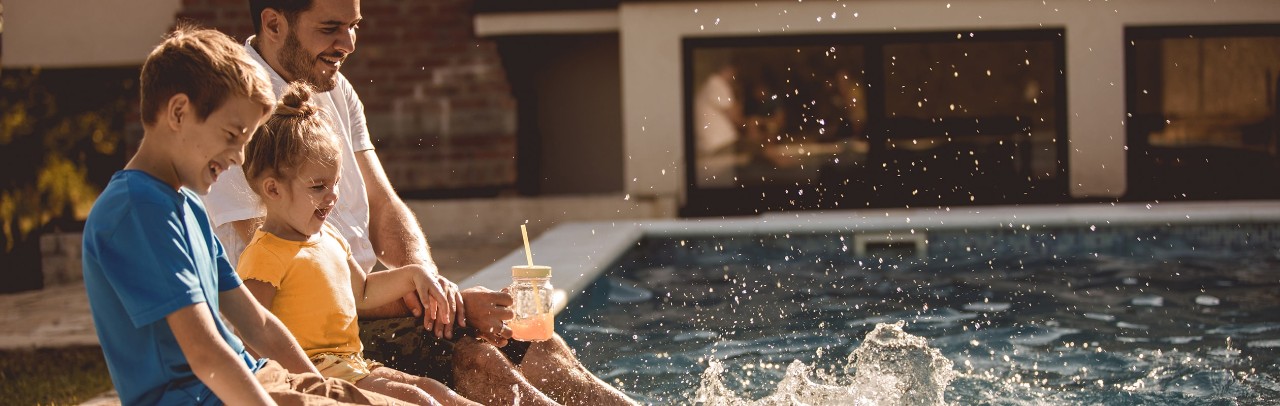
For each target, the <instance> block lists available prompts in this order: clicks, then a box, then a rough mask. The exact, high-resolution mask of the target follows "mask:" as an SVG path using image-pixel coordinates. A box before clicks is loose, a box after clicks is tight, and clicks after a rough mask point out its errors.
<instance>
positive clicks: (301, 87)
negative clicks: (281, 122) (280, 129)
mask: <svg viewBox="0 0 1280 406" xmlns="http://www.w3.org/2000/svg"><path fill="white" fill-rule="evenodd" d="M314 94H315V89H314V88H312V87H311V85H308V84H306V83H305V82H302V81H295V82H293V83H290V84H289V87H288V88H286V89H285V90H284V96H283V97H282V98H281V99H280V103H279V104H277V105H276V112H275V114H276V115H280V116H300V117H311V116H312V115H315V114H316V111H319V107H316V104H315V103H313V102H311V96H312V95H314Z"/></svg>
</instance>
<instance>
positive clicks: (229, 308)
mask: <svg viewBox="0 0 1280 406" xmlns="http://www.w3.org/2000/svg"><path fill="white" fill-rule="evenodd" d="M250 282H251V281H246V283H250ZM264 284H265V283H264ZM219 299H220V300H221V302H222V315H223V316H224V317H226V318H227V321H228V322H230V323H231V325H232V326H233V327H235V329H236V331H237V332H238V333H240V338H242V339H244V342H245V344H247V345H248V346H249V348H252V349H253V350H254V352H257V353H258V355H261V356H263V357H267V358H270V359H273V360H276V361H277V362H279V363H280V365H281V366H283V367H284V368H285V369H287V370H289V372H293V373H308V372H310V373H315V374H319V373H320V371H318V370H316V366H315V365H314V364H312V363H311V360H309V359H307V354H306V353H304V352H302V346H300V345H298V340H295V339H294V338H293V334H291V333H289V329H288V328H286V327H285V326H284V323H281V322H280V319H277V318H276V316H275V315H274V314H271V312H269V311H267V309H266V308H264V307H262V305H260V304H258V301H257V300H254V298H253V296H252V295H250V294H249V289H248V288H246V287H245V285H240V286H239V287H237V288H235V289H231V290H227V291H224V292H222V293H221V294H220V295H219Z"/></svg>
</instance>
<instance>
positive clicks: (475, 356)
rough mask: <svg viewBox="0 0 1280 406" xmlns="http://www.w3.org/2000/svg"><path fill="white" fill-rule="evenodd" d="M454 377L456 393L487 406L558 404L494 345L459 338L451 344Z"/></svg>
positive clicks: (469, 338)
mask: <svg viewBox="0 0 1280 406" xmlns="http://www.w3.org/2000/svg"><path fill="white" fill-rule="evenodd" d="M453 376H454V382H455V383H456V384H457V387H456V389H457V390H458V393H459V394H462V396H465V397H466V398H467V399H471V400H474V401H477V402H480V403H483V404H486V405H513V404H516V403H517V402H516V400H517V399H519V404H520V405H558V403H556V402H555V401H554V400H551V398H549V397H547V395H545V394H543V393H542V392H540V391H538V389H537V388H536V387H535V386H533V385H532V384H530V383H529V381H528V380H526V379H525V377H524V376H522V375H520V373H519V372H517V371H516V368H515V366H514V365H511V362H510V361H508V360H507V357H506V356H504V355H502V352H501V351H498V348H497V347H494V346H493V345H491V344H489V343H487V342H484V341H483V340H480V339H478V338H472V337H462V338H460V339H458V341H457V342H456V343H454V345H453Z"/></svg>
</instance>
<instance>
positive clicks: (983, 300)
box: [486, 203, 1280, 404]
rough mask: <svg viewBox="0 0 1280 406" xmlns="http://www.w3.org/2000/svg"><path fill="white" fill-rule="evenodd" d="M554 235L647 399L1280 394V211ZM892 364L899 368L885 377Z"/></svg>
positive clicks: (1085, 209)
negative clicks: (878, 373)
mask: <svg viewBox="0 0 1280 406" xmlns="http://www.w3.org/2000/svg"><path fill="white" fill-rule="evenodd" d="M1175 224H1176V225H1175ZM588 232H589V233H590V234H588ZM575 234H576V235H577V237H574V238H564V237H572V236H573V235H575ZM588 235H590V237H588ZM548 237H549V238H547V241H543V240H542V239H540V240H539V243H540V244H541V245H542V246H541V247H539V246H538V245H539V244H535V252H548V251H547V250H548V249H550V248H551V247H552V246H554V245H555V244H564V245H566V247H563V248H560V249H561V250H562V251H568V252H571V253H576V254H577V256H576V258H577V259H576V261H575V260H574V255H572V254H570V255H566V257H565V258H563V259H564V260H566V262H565V263H564V264H563V265H561V266H563V267H564V268H568V269H566V270H567V271H568V273H570V274H572V273H575V272H576V273H579V275H564V277H565V279H563V280H558V281H556V283H557V286H562V287H567V288H569V289H574V290H576V292H581V293H580V294H575V293H574V292H571V295H572V296H573V299H572V301H571V302H570V303H569V304H568V307H567V310H566V311H565V312H563V313H562V314H561V316H560V323H559V325H558V326H557V327H558V329H559V331H560V332H561V334H562V335H564V336H565V337H566V339H567V340H568V341H569V343H570V345H571V346H573V347H574V348H575V349H577V350H578V353H579V356H580V357H581V358H582V360H583V362H584V363H585V364H586V365H587V367H588V368H590V369H591V370H592V371H594V372H595V373H597V374H598V375H600V376H601V377H602V378H604V379H606V380H608V381H609V382H611V383H614V384H616V385H618V386H620V387H622V388H623V389H624V390H626V391H627V392H628V393H630V394H632V395H634V396H636V397H637V398H639V399H641V400H642V401H645V402H649V403H656V404H689V403H694V402H703V403H707V404H751V403H756V404H770V403H780V404H790V403H792V402H793V401H807V402H810V403H828V404H832V403H835V404H854V403H860V402H861V403H867V404H872V403H884V402H886V401H890V402H892V401H894V400H902V399H898V397H901V396H903V395H904V394H906V391H905V390H903V388H904V386H897V385H900V384H901V382H902V381H903V380H906V379H916V378H921V377H924V376H928V377H930V379H929V380H928V381H929V382H931V384H933V385H937V386H936V388H927V387H925V386H927V385H920V384H919V383H917V384H915V385H914V386H915V387H916V389H917V390H920V388H922V387H925V388H924V390H925V391H926V392H927V391H929V390H933V389H936V390H937V391H938V393H940V394H941V395H942V397H943V398H944V399H945V400H946V401H947V402H951V403H954V404H976V403H987V404H990V403H995V404H1041V403H1060V404H1100V403H1103V404H1215V403H1232V402H1240V403H1245V404H1262V403H1274V402H1276V401H1277V400H1280V367H1277V365H1276V360H1277V353H1278V352H1280V312H1278V311H1277V310H1280V300H1277V295H1280V293H1278V291H1280V289H1277V287H1278V286H1280V206H1278V205H1276V204H1270V203H1232V204H1173V205H1171V204H1164V205H1150V206H1148V205H1102V206H1094V205H1089V206H1069V207H1060V208H985V209H964V210H963V211H961V210H954V211H948V210H945V209H943V210H899V211H889V212H883V211H881V212H866V211H863V212H851V213H826V214H799V215H794V214H778V215H769V216H764V217H760V218H753V219H743V220H713V221H701V222H698V221H693V222H691V221H673V222H658V223H646V224H641V225H622V226H620V225H617V224H609V223H592V224H585V225H576V226H574V227H571V228H570V229H567V230H564V231H563V232H561V233H560V235H556V233H554V232H553V233H548ZM624 247H625V248H624ZM617 250H622V252H621V253H620V252H615V251H617ZM552 255H561V254H552ZM504 261H506V260H505V259H504ZM606 261H607V262H608V263H607V264H604V265H601V264H600V263H601V262H606ZM574 263H577V264H582V263H594V264H589V265H578V266H579V268H577V269H575V268H574V266H575V265H573V264H574ZM502 264H503V262H502V261H500V262H499V264H495V266H496V267H502V266H503V265H502ZM505 266H506V267H507V268H506V269H508V270H509V265H505ZM553 266H556V265H553ZM592 269H594V270H593V271H592ZM486 271H488V270H486ZM508 272H509V271H508ZM557 276H561V274H557ZM571 276H579V277H577V278H571ZM899 321H901V322H904V324H903V325H902V326H901V331H902V332H905V333H907V334H909V335H910V336H915V337H918V338H922V339H923V340H920V345H919V346H916V347H911V346H906V345H897V346H896V347H894V346H892V345H891V346H890V347H893V348H896V350H897V351H903V354H899V355H893V354H889V355H890V357H889V358H893V357H895V356H896V357H898V358H901V357H903V356H905V357H916V361H912V362H914V363H911V362H909V363H906V364H903V363H901V362H899V363H896V364H885V365H880V366H877V365H871V364H868V363H867V361H868V360H873V359H875V358H876V357H877V356H883V355H885V354H884V353H883V352H882V350H884V348H879V347H877V348H872V347H873V346H871V345H869V344H866V343H865V342H864V337H865V336H866V335H867V334H868V333H869V332H871V331H873V330H874V329H876V328H877V326H879V327H880V328H881V329H887V330H886V331H888V332H890V333H891V332H892V331H891V330H893V323H895V322H899ZM910 336H900V337H898V339H901V340H909V339H910V338H911V337H910ZM904 342H907V341H900V342H898V343H897V344H902V343H904ZM886 348H887V347H886ZM933 350H936V351H937V353H936V354H931V353H930V351H933ZM855 351H861V352H862V353H861V354H860V355H859V359H856V360H851V359H850V354H851V353H854V352H855ZM946 364H950V366H947V365H946ZM903 365H906V367H903ZM876 368H880V369H882V370H883V371H882V372H887V373H889V374H890V375H892V374H894V373H897V374H898V375H897V376H888V377H881V378H885V379H870V378H869V377H868V376H867V373H866V372H868V371H872V370H874V369H876ZM913 368H914V369H913ZM788 371H790V375H792V376H791V377H790V378H789V379H788V378H787V375H788ZM947 371H952V372H947ZM801 378H803V379H801ZM780 384H781V385H782V386H785V388H779V385H780ZM908 397H909V398H910V396H908ZM926 398H927V397H926ZM760 399H763V400H760ZM919 399H921V398H919V397H914V398H911V399H909V401H906V402H905V403H908V404H919V403H922V402H921V401H920V400H919ZM923 403H927V402H923Z"/></svg>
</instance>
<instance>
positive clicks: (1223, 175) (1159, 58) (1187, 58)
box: [1125, 25, 1280, 200]
mask: <svg viewBox="0 0 1280 406" xmlns="http://www.w3.org/2000/svg"><path fill="white" fill-rule="evenodd" d="M1125 36H1126V41H1127V49H1126V66H1127V72H1126V74H1127V82H1126V83H1127V85H1126V87H1127V89H1126V94H1127V104H1128V115H1129V121H1128V124H1127V129H1128V142H1129V151H1128V171H1127V172H1128V184H1129V188H1128V192H1127V193H1126V198H1129V199H1141V200H1149V199H1228V198H1237V199H1238V198H1277V197H1280V183H1278V182H1276V181H1274V180H1266V179H1275V178H1274V177H1273V176H1259V175H1270V174H1274V173H1276V171H1277V170H1278V169H1280V160H1277V133H1280V127H1278V126H1277V121H1276V114H1277V108H1278V107H1277V103H1276V89H1277V86H1280V25H1247V26H1207V27H1206V26H1200V27H1143V28H1129V29H1126V31H1125Z"/></svg>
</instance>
